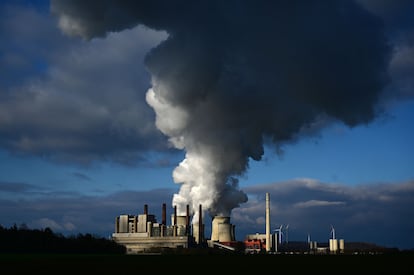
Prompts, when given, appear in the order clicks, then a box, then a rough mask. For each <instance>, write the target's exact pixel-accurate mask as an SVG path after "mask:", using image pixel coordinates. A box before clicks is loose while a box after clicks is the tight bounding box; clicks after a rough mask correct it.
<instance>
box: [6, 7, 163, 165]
mask: <svg viewBox="0 0 414 275" xmlns="http://www.w3.org/2000/svg"><path fill="white" fill-rule="evenodd" d="M47 12H48V11H43V10H36V9H34V8H33V7H28V6H23V5H22V6H19V5H12V4H9V5H5V6H2V9H1V15H3V16H2V17H1V19H0V26H1V28H0V36H1V37H2V43H1V45H0V50H1V59H0V69H1V74H2V81H1V82H0V146H1V147H2V148H3V149H6V150H9V151H12V152H15V153H17V154H23V155H24V154H33V155H37V156H41V157H42V158H46V159H52V160H56V161H73V162H77V163H83V164H87V163H90V162H92V161H94V160H112V161H117V162H121V163H125V164H135V163H137V162H139V163H145V164H147V165H148V163H154V164H155V165H156V162H157V161H158V160H157V159H154V158H153V157H152V159H149V156H148V155H147V154H148V152H154V151H155V152H156V151H158V152H162V151H168V150H169V149H168V148H167V146H166V141H165V138H164V137H162V135H161V134H160V133H159V131H158V130H157V129H156V128H155V126H154V120H155V118H154V114H153V111H152V110H151V109H150V108H149V107H148V105H147V104H146V103H145V93H146V91H147V88H148V87H149V82H150V76H149V74H148V72H147V71H146V70H145V69H144V67H143V65H142V62H143V58H144V56H145V54H146V52H147V51H148V50H149V49H150V48H151V47H152V46H154V45H156V44H157V43H159V41H161V40H162V39H164V38H165V34H163V33H156V32H154V31H150V30H148V29H144V28H139V27H138V28H135V29H131V30H128V31H125V32H122V33H117V34H112V35H109V36H108V37H107V38H106V39H96V40H94V41H90V43H84V42H82V41H80V40H79V39H69V38H68V37H67V36H64V35H63V34H62V33H61V31H60V30H59V29H58V28H57V26H56V25H57V23H56V21H55V20H54V19H53V18H52V17H51V16H50V15H49V14H48V13H47ZM137 40H139V41H140V42H139V43H137V42H136V41H137ZM3 77H4V78H3ZM3 79H4V81H3ZM167 156H168V155H167Z"/></svg>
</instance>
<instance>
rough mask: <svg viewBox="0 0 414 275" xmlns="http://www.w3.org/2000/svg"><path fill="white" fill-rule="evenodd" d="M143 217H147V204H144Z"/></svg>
mask: <svg viewBox="0 0 414 275" xmlns="http://www.w3.org/2000/svg"><path fill="white" fill-rule="evenodd" d="M144 215H148V204H144Z"/></svg>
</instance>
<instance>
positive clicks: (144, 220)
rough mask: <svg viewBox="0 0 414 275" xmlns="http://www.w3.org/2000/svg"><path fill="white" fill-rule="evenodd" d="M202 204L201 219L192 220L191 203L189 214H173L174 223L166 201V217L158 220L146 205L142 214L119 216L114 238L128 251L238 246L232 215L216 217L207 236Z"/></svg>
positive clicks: (164, 214)
mask: <svg viewBox="0 0 414 275" xmlns="http://www.w3.org/2000/svg"><path fill="white" fill-rule="evenodd" d="M201 213H202V208H201V205H200V206H199V217H198V223H195V224H191V223H190V211H189V206H188V205H187V212H186V215H184V216H180V215H177V209H176V207H174V214H172V215H171V224H170V225H167V219H166V205H165V204H163V205H162V219H161V222H158V221H157V219H156V217H155V215H152V214H149V213H148V206H147V205H144V213H143V214H139V215H126V214H124V215H120V216H118V217H116V219H115V232H114V233H113V234H112V239H113V240H114V241H115V242H117V243H119V244H122V245H124V246H125V247H126V251H127V254H136V253H143V252H151V251H155V250H159V249H164V248H193V247H203V246H208V247H220V248H224V249H228V250H235V249H236V247H237V242H236V240H235V234H234V230H235V228H234V225H232V224H231V223H230V217H225V216H216V217H213V220H212V231H211V238H210V239H206V238H205V236H204V224H203V222H202V221H203V217H202V216H201Z"/></svg>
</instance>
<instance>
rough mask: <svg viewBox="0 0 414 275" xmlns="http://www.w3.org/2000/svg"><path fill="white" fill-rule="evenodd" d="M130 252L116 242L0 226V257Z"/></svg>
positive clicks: (91, 236)
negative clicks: (31, 254) (33, 254)
mask: <svg viewBox="0 0 414 275" xmlns="http://www.w3.org/2000/svg"><path fill="white" fill-rule="evenodd" d="M125 252H126V248H125V247H124V246H122V245H120V244H118V243H116V242H115V241H113V240H110V239H105V238H102V237H97V236H93V235H92V234H89V233H87V234H78V235H73V236H69V237H65V236H63V235H62V234H59V233H55V232H53V231H52V229H50V228H49V227H46V228H44V229H29V228H28V227H27V226H26V225H25V224H22V225H20V226H17V225H13V226H11V227H10V228H6V227H3V226H2V225H0V253H94V254H95V253H99V254H125Z"/></svg>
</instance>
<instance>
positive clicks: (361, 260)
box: [0, 253, 414, 275]
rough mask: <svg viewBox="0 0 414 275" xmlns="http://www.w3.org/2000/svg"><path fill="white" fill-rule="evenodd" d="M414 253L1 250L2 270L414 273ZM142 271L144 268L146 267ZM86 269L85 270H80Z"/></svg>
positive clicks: (59, 271)
mask: <svg viewBox="0 0 414 275" xmlns="http://www.w3.org/2000/svg"><path fill="white" fill-rule="evenodd" d="M413 260H414V254H413V253H396V254H382V255H226V254H220V255H215V254H199V255H192V254H182V255H99V254H0V265H1V266H2V270H9V271H11V272H10V273H2V274H59V273H64V274H71V273H74V274H79V273H80V272H82V274H84V272H86V271H91V272H92V274H116V275H118V274H125V272H128V273H129V274H140V272H151V274H159V272H166V273H169V274H181V273H182V272H184V273H189V272H192V273H193V272H198V273H203V274H205V273H206V272H210V273H212V275H216V274H218V273H220V274H221V273H223V272H230V275H233V274H232V273H234V272H240V273H243V274H245V273H247V272H249V273H250V272H252V273H253V274H258V272H270V273H271V274H278V273H281V272H292V273H290V274H306V273H310V274H338V273H339V274H343V273H345V272H346V273H349V274H413V273H414V272H413V266H414V261H413ZM141 274H142V273H141ZM79 275H80V274H79Z"/></svg>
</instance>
